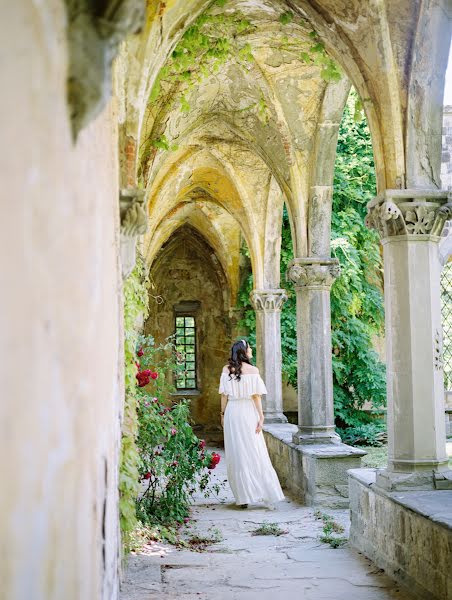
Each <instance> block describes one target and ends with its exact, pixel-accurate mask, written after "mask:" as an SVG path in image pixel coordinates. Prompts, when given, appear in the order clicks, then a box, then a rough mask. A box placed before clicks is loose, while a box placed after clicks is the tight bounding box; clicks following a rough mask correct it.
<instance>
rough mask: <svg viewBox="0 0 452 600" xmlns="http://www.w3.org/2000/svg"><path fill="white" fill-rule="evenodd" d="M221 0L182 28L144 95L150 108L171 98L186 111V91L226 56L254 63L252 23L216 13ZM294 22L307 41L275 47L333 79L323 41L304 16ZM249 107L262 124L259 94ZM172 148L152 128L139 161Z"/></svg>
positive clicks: (284, 20)
mask: <svg viewBox="0 0 452 600" xmlns="http://www.w3.org/2000/svg"><path fill="white" fill-rule="evenodd" d="M226 3H227V0H214V1H213V2H212V3H211V5H210V7H209V8H208V9H207V10H206V11H205V12H204V13H203V14H201V15H200V16H199V17H198V18H197V19H196V20H195V22H194V23H193V24H192V25H191V26H190V27H189V28H188V29H187V31H186V32H185V33H184V35H183V36H182V38H181V40H180V41H179V43H178V44H177V46H176V47H175V49H174V50H173V52H172V54H171V56H170V58H169V59H168V61H167V62H166V64H165V66H164V67H162V69H161V70H160V72H159V74H158V76H157V78H156V81H155V83H154V86H153V88H152V90H151V93H150V96H149V106H150V107H151V111H152V110H155V109H156V108H158V107H160V106H164V105H165V106H168V105H169V106H172V105H174V104H175V103H176V102H177V101H179V103H180V109H181V111H182V112H183V113H188V112H190V110H191V107H190V103H189V102H188V99H187V95H188V93H189V91H190V90H191V89H192V88H194V87H195V86H197V85H199V84H200V83H201V81H202V80H203V79H205V78H206V77H208V76H210V75H212V74H214V73H217V72H218V71H219V70H220V67H221V66H222V65H223V64H225V63H226V62H227V61H229V60H234V61H235V62H236V64H238V65H240V66H242V67H243V66H246V65H247V64H249V63H251V62H252V61H254V57H253V52H252V47H251V45H250V44H249V43H248V42H246V36H247V35H248V34H250V33H252V32H253V31H254V30H255V29H256V27H255V26H254V25H253V24H252V23H251V21H249V19H247V18H246V17H245V15H244V14H243V13H242V12H241V11H235V12H233V13H228V14H226V13H222V12H220V13H219V12H218V10H217V9H218V8H219V7H220V8H221V7H224V6H225V5H226ZM294 19H295V15H294V13H293V12H292V11H290V10H288V11H285V12H283V13H281V15H280V17H279V22H280V23H281V25H283V26H285V25H288V24H290V23H292V22H293V21H294ZM297 22H298V23H299V24H301V25H303V26H304V27H305V28H306V29H307V30H308V37H309V42H308V43H306V41H304V40H301V39H299V38H297V37H296V36H295V37H292V38H291V40H289V38H288V37H284V38H283V43H282V44H281V46H280V49H283V50H285V51H287V52H292V53H293V55H294V59H295V60H299V61H301V62H304V63H307V64H313V65H317V66H319V67H320V76H321V77H322V79H324V80H325V81H329V82H330V81H339V80H340V79H341V77H342V73H341V71H340V69H339V67H338V65H337V64H336V63H335V62H334V60H333V59H332V58H330V56H329V55H328V54H327V52H326V50H325V47H324V45H323V42H322V41H321V40H320V38H319V36H318V34H317V32H316V31H314V30H313V29H312V28H311V26H310V25H309V23H308V22H307V21H305V20H304V19H300V18H298V17H297ZM246 110H254V112H255V113H256V115H257V117H258V118H259V119H260V120H261V121H262V122H263V123H264V124H265V125H268V123H269V120H270V111H269V109H268V106H267V104H266V101H265V98H264V96H263V95H262V96H261V98H260V99H259V101H257V102H255V103H253V104H251V105H250V106H248V107H246ZM176 149H177V146H176V145H173V144H171V143H170V141H168V139H167V138H166V136H165V135H164V131H154V132H153V133H152V134H151V136H150V138H149V139H148V140H146V141H145V142H144V146H143V148H142V161H144V162H146V161H147V160H148V159H149V158H150V157H151V156H152V155H153V153H155V151H156V150H164V151H168V150H176Z"/></svg>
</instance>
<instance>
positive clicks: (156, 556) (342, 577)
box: [121, 448, 414, 600]
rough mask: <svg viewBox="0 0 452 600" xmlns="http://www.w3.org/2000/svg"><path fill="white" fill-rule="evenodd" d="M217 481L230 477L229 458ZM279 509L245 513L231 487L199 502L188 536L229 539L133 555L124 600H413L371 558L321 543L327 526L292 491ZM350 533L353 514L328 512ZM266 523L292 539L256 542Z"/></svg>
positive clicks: (162, 546) (271, 538)
mask: <svg viewBox="0 0 452 600" xmlns="http://www.w3.org/2000/svg"><path fill="white" fill-rule="evenodd" d="M215 451H217V452H219V453H220V454H221V455H222V458H223V460H222V461H221V462H220V464H219V465H218V467H217V470H216V473H215V474H216V477H217V478H218V479H219V480H222V479H224V478H225V476H226V470H225V463H224V453H223V451H222V450H220V449H218V448H216V449H215ZM286 497H287V501H286V502H281V503H280V504H279V505H278V508H277V510H276V511H270V510H268V509H267V508H265V507H261V506H258V505H256V506H250V507H249V508H248V509H239V508H237V507H236V506H235V503H234V501H233V497H232V494H231V491H230V490H229V488H228V487H227V488H225V489H224V490H223V491H222V492H220V495H219V497H213V498H208V499H206V498H204V497H203V496H199V497H196V498H195V504H194V506H193V510H192V514H193V518H194V519H195V523H194V524H193V526H192V527H191V528H187V530H186V531H187V532H189V531H190V530H191V531H196V532H200V533H207V532H208V531H209V529H212V528H218V529H219V530H220V531H221V534H222V536H223V540H222V541H221V542H219V543H217V544H213V545H211V546H210V547H209V548H208V550H207V551H205V552H193V551H191V550H189V549H182V550H178V549H175V548H174V547H172V546H170V545H168V544H155V545H154V546H152V545H151V547H150V549H149V552H150V555H148V556H143V555H137V556H133V557H132V558H131V560H130V564H129V569H128V571H127V577H126V580H125V583H124V585H123V589H122V592H121V600H176V598H177V599H178V600H194V599H196V600H287V599H288V598H290V597H292V598H294V599H296V600H298V599H300V600H393V599H398V600H414V598H412V597H411V596H410V595H409V594H408V593H407V592H406V591H405V590H401V589H400V587H399V585H398V584H396V583H395V582H393V581H392V580H390V579H389V578H388V577H386V576H385V574H384V573H383V572H381V571H380V570H379V569H377V568H376V567H375V566H374V565H373V564H372V563H371V562H370V561H369V560H368V559H366V558H365V557H363V556H362V555H360V554H358V553H357V552H355V551H354V550H353V549H351V548H350V547H348V546H347V545H346V546H345V547H342V548H338V549H333V548H331V547H330V546H328V545H326V544H323V543H321V542H320V541H319V536H320V534H321V532H322V527H323V523H322V522H321V521H320V520H319V519H317V518H316V516H315V511H314V510H313V509H312V508H309V507H306V506H301V505H299V504H298V503H297V502H296V501H295V500H294V499H293V498H291V497H290V495H289V494H287V493H286ZM323 512H326V513H327V514H329V515H331V516H332V517H333V518H334V520H335V521H336V522H338V523H340V524H341V525H343V527H344V528H345V533H344V534H340V535H346V534H347V532H348V529H349V512H348V511H347V510H324V511H323ZM265 521H267V522H269V523H277V524H279V526H280V527H281V528H282V529H286V530H288V533H287V534H285V535H281V536H254V535H252V531H253V530H255V529H256V528H257V527H258V526H259V525H261V524H262V523H264V522H265Z"/></svg>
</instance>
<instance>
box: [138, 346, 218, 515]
mask: <svg viewBox="0 0 452 600" xmlns="http://www.w3.org/2000/svg"><path fill="white" fill-rule="evenodd" d="M173 350H174V349H173V345H172V343H171V342H168V343H167V344H165V345H164V346H160V347H155V346H154V343H153V340H152V338H145V337H143V336H140V338H139V344H138V351H137V355H138V353H140V363H139V366H137V369H138V372H137V376H136V379H137V385H138V389H137V392H136V393H137V398H138V437H137V447H138V454H139V465H138V471H139V477H140V482H141V486H142V489H141V493H140V494H139V496H138V498H137V503H136V505H137V516H138V519H139V520H140V521H141V522H142V523H144V524H146V525H156V524H165V525H171V524H175V523H183V522H184V519H186V518H188V514H189V507H190V504H191V501H192V496H193V494H194V493H195V491H196V490H197V489H200V490H202V491H203V493H204V494H205V495H206V496H207V495H210V494H211V493H212V492H217V493H218V491H219V486H218V485H211V483H210V475H211V471H212V469H214V468H215V467H216V466H217V464H218V463H219V461H220V458H221V457H220V455H219V454H217V453H216V452H212V453H211V452H206V451H205V447H206V442H205V441H204V440H200V439H199V438H198V437H197V436H196V435H195V434H194V432H193V429H192V426H191V423H190V410H189V401H188V400H185V399H184V400H181V401H178V402H177V403H172V402H171V396H170V393H171V392H172V391H173V390H174V387H173V381H174V380H173V373H174V372H177V369H178V367H177V364H176V363H177V359H176V358H175V354H174V352H173ZM163 369H166V373H165V372H164V370H163Z"/></svg>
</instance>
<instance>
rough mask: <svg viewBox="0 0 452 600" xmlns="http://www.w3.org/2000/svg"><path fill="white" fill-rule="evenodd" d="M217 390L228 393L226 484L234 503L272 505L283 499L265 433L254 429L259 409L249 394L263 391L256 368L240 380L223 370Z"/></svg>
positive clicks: (263, 387) (225, 442)
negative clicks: (232, 495)
mask: <svg viewBox="0 0 452 600" xmlns="http://www.w3.org/2000/svg"><path fill="white" fill-rule="evenodd" d="M219 393H220V394H226V395H227V396H228V402H227V404H226V409H225V412H224V451H225V457H226V467H227V474H228V481H229V485H230V486H231V490H232V493H233V494H234V498H235V501H236V504H254V503H258V502H263V503H264V504H266V505H268V506H269V507H273V506H274V503H275V502H279V501H280V500H284V499H285V496H284V493H283V491H282V489H281V485H280V483H279V479H278V476H277V474H276V471H275V469H274V468H273V465H272V463H271V460H270V457H269V455H268V450H267V445H266V443H265V438H264V434H263V433H262V431H261V432H259V433H256V426H257V423H258V420H259V413H258V411H257V408H256V406H255V404H254V401H253V399H252V398H251V396H252V395H253V394H266V393H267V389H266V387H265V384H264V382H263V381H262V378H261V376H260V375H259V372H257V373H252V374H242V375H241V378H240V381H237V379H236V378H235V377H234V376H233V377H232V379H230V378H229V373H225V372H223V373H222V374H221V380H220V388H219Z"/></svg>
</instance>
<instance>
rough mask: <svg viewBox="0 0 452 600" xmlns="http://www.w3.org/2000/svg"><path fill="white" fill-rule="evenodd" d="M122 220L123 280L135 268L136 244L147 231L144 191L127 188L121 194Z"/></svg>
mask: <svg viewBox="0 0 452 600" xmlns="http://www.w3.org/2000/svg"><path fill="white" fill-rule="evenodd" d="M119 205H120V218H121V265H122V276H123V279H125V278H126V277H128V276H129V275H130V273H131V272H132V270H133V268H134V266H135V260H136V242H137V238H138V236H140V235H143V234H144V233H146V231H147V226H148V222H147V215H146V211H145V207H144V191H143V190H138V189H135V188H127V189H124V190H121V191H120V194H119Z"/></svg>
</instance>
